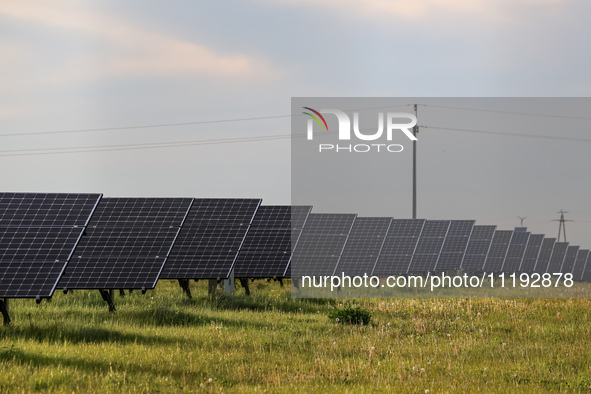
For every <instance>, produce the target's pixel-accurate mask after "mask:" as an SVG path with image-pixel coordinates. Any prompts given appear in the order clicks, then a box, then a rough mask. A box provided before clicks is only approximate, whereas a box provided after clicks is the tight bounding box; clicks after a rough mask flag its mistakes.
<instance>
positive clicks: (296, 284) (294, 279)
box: [291, 278, 300, 289]
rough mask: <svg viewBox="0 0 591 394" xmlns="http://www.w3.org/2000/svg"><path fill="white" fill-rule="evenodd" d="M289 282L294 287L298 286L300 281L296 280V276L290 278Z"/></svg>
mask: <svg viewBox="0 0 591 394" xmlns="http://www.w3.org/2000/svg"><path fill="white" fill-rule="evenodd" d="M291 283H292V284H293V287H295V288H296V289H299V288H300V281H298V279H297V278H292V279H291Z"/></svg>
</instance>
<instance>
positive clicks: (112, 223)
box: [88, 197, 193, 228]
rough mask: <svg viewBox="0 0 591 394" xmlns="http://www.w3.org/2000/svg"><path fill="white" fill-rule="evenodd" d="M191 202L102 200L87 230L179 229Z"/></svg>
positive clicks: (174, 200) (178, 199)
mask: <svg viewBox="0 0 591 394" xmlns="http://www.w3.org/2000/svg"><path fill="white" fill-rule="evenodd" d="M192 200H193V199H192V198H135V197H134V198H124V197H108V198H103V199H102V200H101V202H100V204H98V206H97V207H96V210H95V212H94V214H93V215H92V218H91V219H90V222H89V223H88V227H109V228H120V227H134V228H141V227H180V226H181V224H182V223H183V220H184V218H185V216H186V215H187V209H188V208H189V205H190V204H191V201H192Z"/></svg>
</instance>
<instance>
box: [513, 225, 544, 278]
mask: <svg viewBox="0 0 591 394" xmlns="http://www.w3.org/2000/svg"><path fill="white" fill-rule="evenodd" d="M543 240H544V235H542V234H531V235H530V236H529V239H528V241H527V246H526V247H525V253H524V254H523V259H522V260H521V266H520V267H519V270H518V271H519V272H534V268H535V266H536V261H537V259H538V255H539V254H540V248H541V246H542V241H543Z"/></svg>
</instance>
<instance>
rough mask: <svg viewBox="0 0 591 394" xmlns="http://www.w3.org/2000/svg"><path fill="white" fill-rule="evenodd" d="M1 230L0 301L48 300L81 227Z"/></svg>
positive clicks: (79, 235) (80, 232)
mask: <svg viewBox="0 0 591 394" xmlns="http://www.w3.org/2000/svg"><path fill="white" fill-rule="evenodd" d="M0 230H1V231H0V248H1V250H2V258H1V259H0V298H32V297H51V295H52V294H53V291H54V290H55V287H56V283H57V281H58V279H59V277H60V275H61V273H62V271H63V269H64V267H65V266H66V264H67V262H68V259H69V258H70V255H71V253H72V250H73V249H74V247H75V246H76V243H77V242H78V240H79V239H80V237H81V236H82V233H83V231H84V228H83V227H80V228H73V227H70V228H68V227H37V228H27V227H14V228H4V229H0Z"/></svg>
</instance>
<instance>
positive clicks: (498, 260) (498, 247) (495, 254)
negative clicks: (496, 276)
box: [482, 230, 514, 272]
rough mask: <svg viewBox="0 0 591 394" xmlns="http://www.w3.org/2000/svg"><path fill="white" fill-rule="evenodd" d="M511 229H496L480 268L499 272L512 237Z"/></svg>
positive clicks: (485, 270)
mask: <svg viewBox="0 0 591 394" xmlns="http://www.w3.org/2000/svg"><path fill="white" fill-rule="evenodd" d="M513 233H514V232H513V231H511V230H497V231H495V235H494V237H493V240H492V242H491V243H490V248H489V250H488V255H487V256H486V261H485V262H484V266H483V267H482V270H483V271H484V272H501V269H502V268H503V263H504V261H505V258H506V256H507V252H508V250H509V245H510V244H511V239H512V238H513Z"/></svg>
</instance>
